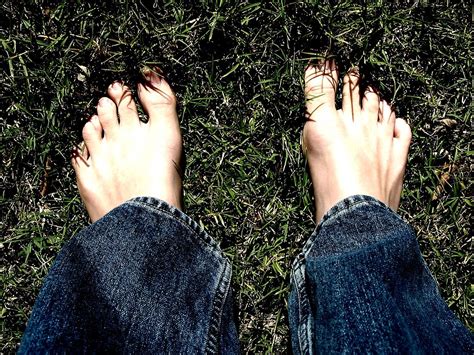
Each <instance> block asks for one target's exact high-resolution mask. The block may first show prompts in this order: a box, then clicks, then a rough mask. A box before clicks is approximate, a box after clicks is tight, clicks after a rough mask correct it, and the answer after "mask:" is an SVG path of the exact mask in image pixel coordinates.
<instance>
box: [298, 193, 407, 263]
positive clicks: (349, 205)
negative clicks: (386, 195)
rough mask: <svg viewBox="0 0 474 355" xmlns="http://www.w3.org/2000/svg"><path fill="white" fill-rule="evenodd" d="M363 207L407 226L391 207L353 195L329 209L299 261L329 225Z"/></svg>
mask: <svg viewBox="0 0 474 355" xmlns="http://www.w3.org/2000/svg"><path fill="white" fill-rule="evenodd" d="M363 207H367V208H370V210H371V211H373V210H374V209H375V210H378V211H380V212H381V213H383V214H386V215H387V216H389V217H390V219H395V220H398V221H399V222H401V223H403V224H405V222H403V220H402V219H401V218H400V216H399V215H398V214H396V213H395V212H394V211H393V210H392V209H391V208H390V207H388V206H387V205H386V204H385V203H383V202H382V201H380V200H378V199H376V198H374V197H371V196H367V195H353V196H349V197H346V198H345V199H343V200H341V201H339V202H338V203H336V204H335V205H334V206H333V207H331V208H330V209H329V211H328V212H326V214H325V215H324V216H323V218H322V219H321V221H320V222H319V224H318V226H317V227H316V229H315V230H314V232H313V233H312V234H311V236H310V238H309V239H308V241H307V242H306V243H305V245H304V247H303V250H302V252H301V253H300V255H298V257H297V260H296V262H297V261H298V260H302V259H304V257H305V256H306V254H307V253H308V252H309V251H310V250H311V248H312V247H313V244H314V242H315V240H316V239H317V238H318V235H319V234H320V233H321V230H322V229H324V228H325V227H326V226H327V225H330V224H332V223H334V222H335V221H336V220H337V219H339V218H341V217H342V216H343V215H345V214H347V213H349V212H350V211H351V210H356V209H360V208H363Z"/></svg>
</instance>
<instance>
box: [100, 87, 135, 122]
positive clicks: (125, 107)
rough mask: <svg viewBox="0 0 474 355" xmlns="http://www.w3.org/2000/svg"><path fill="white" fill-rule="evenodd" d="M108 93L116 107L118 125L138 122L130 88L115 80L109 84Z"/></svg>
mask: <svg viewBox="0 0 474 355" xmlns="http://www.w3.org/2000/svg"><path fill="white" fill-rule="evenodd" d="M108 94H109V96H110V98H111V99H112V100H113V101H114V102H115V105H117V108H118V117H119V123H120V125H121V126H122V125H123V126H124V127H133V126H136V125H138V124H139V123H140V120H139V119H138V112H137V106H136V104H135V100H133V96H132V93H131V91H130V89H129V88H128V87H127V86H125V85H123V84H122V83H120V82H115V83H113V84H112V85H110V86H109V89H108Z"/></svg>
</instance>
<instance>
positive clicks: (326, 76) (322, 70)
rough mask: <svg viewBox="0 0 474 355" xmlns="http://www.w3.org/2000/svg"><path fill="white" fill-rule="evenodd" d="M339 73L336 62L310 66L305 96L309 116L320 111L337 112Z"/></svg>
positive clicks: (307, 70)
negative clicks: (336, 100)
mask: <svg viewBox="0 0 474 355" xmlns="http://www.w3.org/2000/svg"><path fill="white" fill-rule="evenodd" d="M338 80H339V73H338V69H337V66H336V62H335V61H334V60H326V61H321V62H320V63H319V64H318V65H315V66H314V65H309V66H308V67H307V68H306V71H305V96H306V109H307V114H308V115H310V116H311V115H312V114H313V113H314V112H316V111H317V110H320V109H325V110H326V109H329V110H335V109H336V106H335V99H336V90H337V83H338Z"/></svg>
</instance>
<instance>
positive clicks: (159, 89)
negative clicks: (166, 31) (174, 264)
mask: <svg viewBox="0 0 474 355" xmlns="http://www.w3.org/2000/svg"><path fill="white" fill-rule="evenodd" d="M146 79H147V80H148V84H149V85H147V86H144V85H142V84H139V86H138V96H139V99H140V103H141V105H142V107H143V109H144V110H145V112H146V114H147V116H148V118H149V121H148V123H143V122H141V121H140V120H139V118H138V112H137V107H136V104H135V101H134V100H133V97H132V95H131V93H130V90H129V88H128V87H127V86H125V85H123V84H122V83H120V82H115V83H113V84H112V85H110V86H109V88H108V91H107V94H108V97H103V98H101V99H100V100H99V104H98V105H97V115H95V116H93V117H92V118H91V119H90V120H89V122H87V123H86V124H85V126H84V129H83V131H82V136H83V139H84V148H83V149H82V150H81V151H76V154H74V157H73V159H72V165H73V167H74V169H75V171H76V177H77V186H78V188H79V193H80V194H81V198H82V200H83V202H84V204H85V206H86V209H87V212H88V213H89V216H90V218H91V220H92V222H95V221H96V220H98V219H99V218H101V217H102V216H104V215H105V214H106V213H107V212H109V211H110V210H112V209H113V208H115V207H117V206H119V205H120V204H122V203H123V202H125V201H127V200H129V199H131V198H133V197H138V196H152V197H157V198H159V199H162V200H164V201H166V202H168V203H169V204H171V205H173V206H175V207H177V208H179V209H181V208H182V202H181V191H182V181H181V177H180V174H179V171H178V170H179V168H178V167H179V166H180V163H181V161H180V160H181V154H182V138H181V131H180V127H179V122H178V116H177V113H176V96H175V94H174V93H173V91H172V90H171V87H170V86H169V84H168V83H167V82H166V80H164V79H163V78H160V76H159V75H158V74H156V73H154V72H151V71H150V72H148V74H147V77H146Z"/></svg>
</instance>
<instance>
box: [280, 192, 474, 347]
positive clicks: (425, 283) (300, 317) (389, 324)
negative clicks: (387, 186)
mask: <svg viewBox="0 0 474 355" xmlns="http://www.w3.org/2000/svg"><path fill="white" fill-rule="evenodd" d="M291 283H292V290H291V294H290V298H289V318H290V329H291V334H292V348H293V351H294V353H295V354H300V353H304V354H307V353H316V352H318V353H348V352H349V353H353V352H355V353H367V352H369V353H393V352H402V353H426V352H428V353H433V352H436V353H439V352H441V353H471V354H472V353H473V350H474V346H473V344H474V343H473V337H472V335H471V333H470V332H469V331H468V330H467V329H466V328H465V327H464V326H463V325H462V324H461V322H460V321H459V320H458V319H457V318H456V317H455V316H454V314H453V313H452V312H451V311H450V310H449V309H448V307H447V305H446V303H445V302H444V301H443V299H442V298H441V296H440V294H439V291H438V288H437V285H436V282H435V280H434V278H433V276H432V275H431V273H430V271H429V270H428V268H427V266H426V264H425V262H424V260H423V258H422V256H421V254H420V250H419V247H418V243H417V241H416V237H415V234H414V232H413V230H412V229H411V228H410V227H409V226H408V225H407V224H406V223H405V222H404V221H403V220H402V219H401V218H400V217H399V216H398V215H397V214H395V213H394V212H393V211H392V210H390V209H389V208H388V207H387V206H385V205H384V204H382V203H381V202H379V201H377V200H375V199H374V198H371V197H368V196H352V197H349V198H347V199H344V200H343V201H341V202H339V203H338V204H337V205H336V206H334V207H333V208H332V209H331V210H330V211H329V212H328V213H327V214H326V216H325V217H324V218H323V219H322V221H321V223H320V224H319V226H318V227H317V228H316V230H315V232H314V233H313V235H312V236H311V238H310V239H309V241H308V242H307V244H306V245H305V247H304V249H303V252H302V253H301V254H300V255H299V256H298V257H297V259H296V260H295V262H294V265H293V270H292V276H291Z"/></svg>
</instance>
